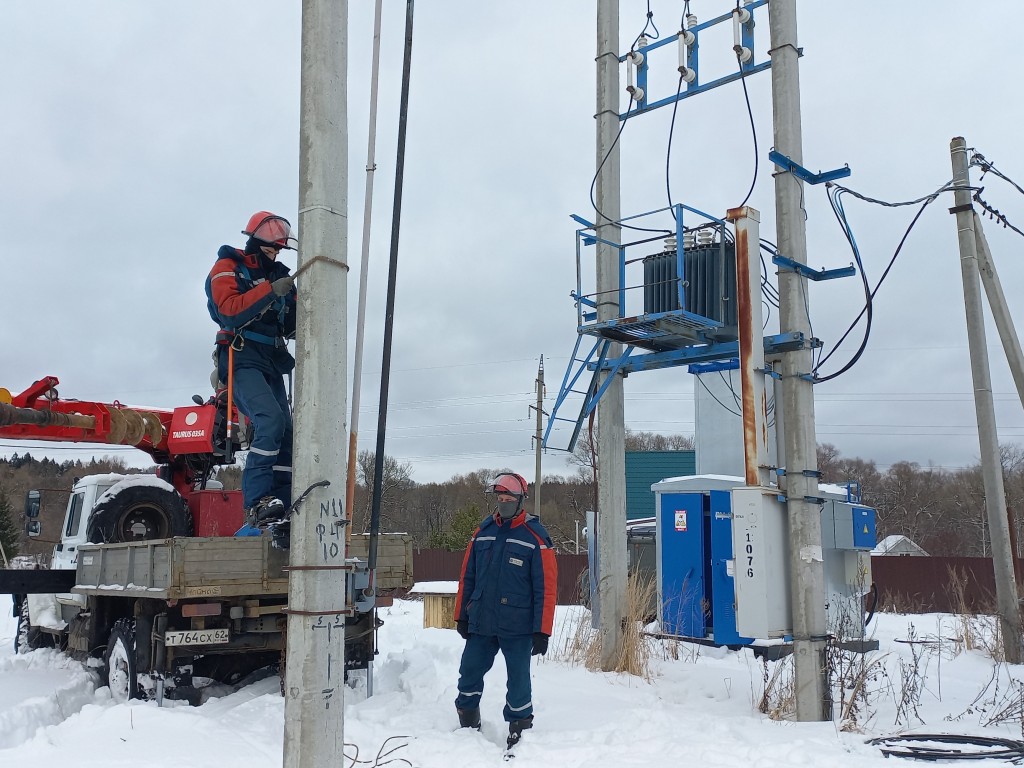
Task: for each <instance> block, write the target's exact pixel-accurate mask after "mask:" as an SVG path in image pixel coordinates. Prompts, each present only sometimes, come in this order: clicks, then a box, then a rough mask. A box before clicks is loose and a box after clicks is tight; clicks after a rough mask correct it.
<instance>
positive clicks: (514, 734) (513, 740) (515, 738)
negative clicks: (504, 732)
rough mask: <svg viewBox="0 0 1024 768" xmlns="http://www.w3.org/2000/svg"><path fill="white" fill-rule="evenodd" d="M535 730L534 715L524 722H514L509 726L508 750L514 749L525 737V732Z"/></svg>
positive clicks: (524, 719) (526, 718) (523, 720)
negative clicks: (530, 729) (529, 729)
mask: <svg viewBox="0 0 1024 768" xmlns="http://www.w3.org/2000/svg"><path fill="white" fill-rule="evenodd" d="M528 728H533V715H530V716H529V717H524V718H523V719H522V720H513V721H511V722H510V723H509V724H508V749H512V747H514V746H515V745H516V744H518V743H519V739H521V738H522V737H523V731H525V730H526V729H528Z"/></svg>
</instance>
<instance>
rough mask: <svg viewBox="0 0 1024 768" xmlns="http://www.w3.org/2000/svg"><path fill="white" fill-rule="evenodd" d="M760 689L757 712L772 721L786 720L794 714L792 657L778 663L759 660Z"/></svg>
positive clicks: (794, 688)
mask: <svg viewBox="0 0 1024 768" xmlns="http://www.w3.org/2000/svg"><path fill="white" fill-rule="evenodd" d="M761 675H762V689H761V696H760V700H759V701H758V703H757V711H758V712H761V713H762V714H765V715H768V717H770V718H771V719H772V720H787V719H789V718H791V717H792V716H793V715H794V714H795V713H796V685H795V678H794V676H793V656H792V654H790V655H789V656H783V657H782V658H781V659H779V660H778V661H768V660H767V659H764V658H762V659H761Z"/></svg>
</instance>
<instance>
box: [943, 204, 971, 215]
mask: <svg viewBox="0 0 1024 768" xmlns="http://www.w3.org/2000/svg"><path fill="white" fill-rule="evenodd" d="M973 210H974V206H973V205H972V204H971V203H964V204H963V205H954V206H953V207H952V208H950V209H949V212H950V213H963V212H964V211H973Z"/></svg>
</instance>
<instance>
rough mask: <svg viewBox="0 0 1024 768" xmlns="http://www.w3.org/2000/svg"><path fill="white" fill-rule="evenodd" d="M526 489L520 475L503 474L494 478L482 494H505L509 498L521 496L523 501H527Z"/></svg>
mask: <svg viewBox="0 0 1024 768" xmlns="http://www.w3.org/2000/svg"><path fill="white" fill-rule="evenodd" d="M527 487H528V486H527V483H526V480H524V479H523V476H522V475H517V474H515V473H513V472H504V473H502V474H500V475H498V476H497V477H496V478H494V480H493V481H492V482H491V484H490V485H488V486H487V489H486V490H485V491H484V493H507V494H508V495H510V496H522V497H523V498H524V499H528V498H529V495H528V494H527V493H526V489H527Z"/></svg>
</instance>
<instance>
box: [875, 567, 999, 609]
mask: <svg viewBox="0 0 1024 768" xmlns="http://www.w3.org/2000/svg"><path fill="white" fill-rule="evenodd" d="M871 572H872V578H873V580H874V582H875V585H876V586H877V587H878V598H879V599H878V607H879V610H883V611H884V610H890V611H900V612H902V613H932V612H936V611H938V612H948V613H959V612H963V611H966V612H968V613H995V612H996V579H995V570H994V569H993V568H992V560H991V558H987V557H872V558H871Z"/></svg>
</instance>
